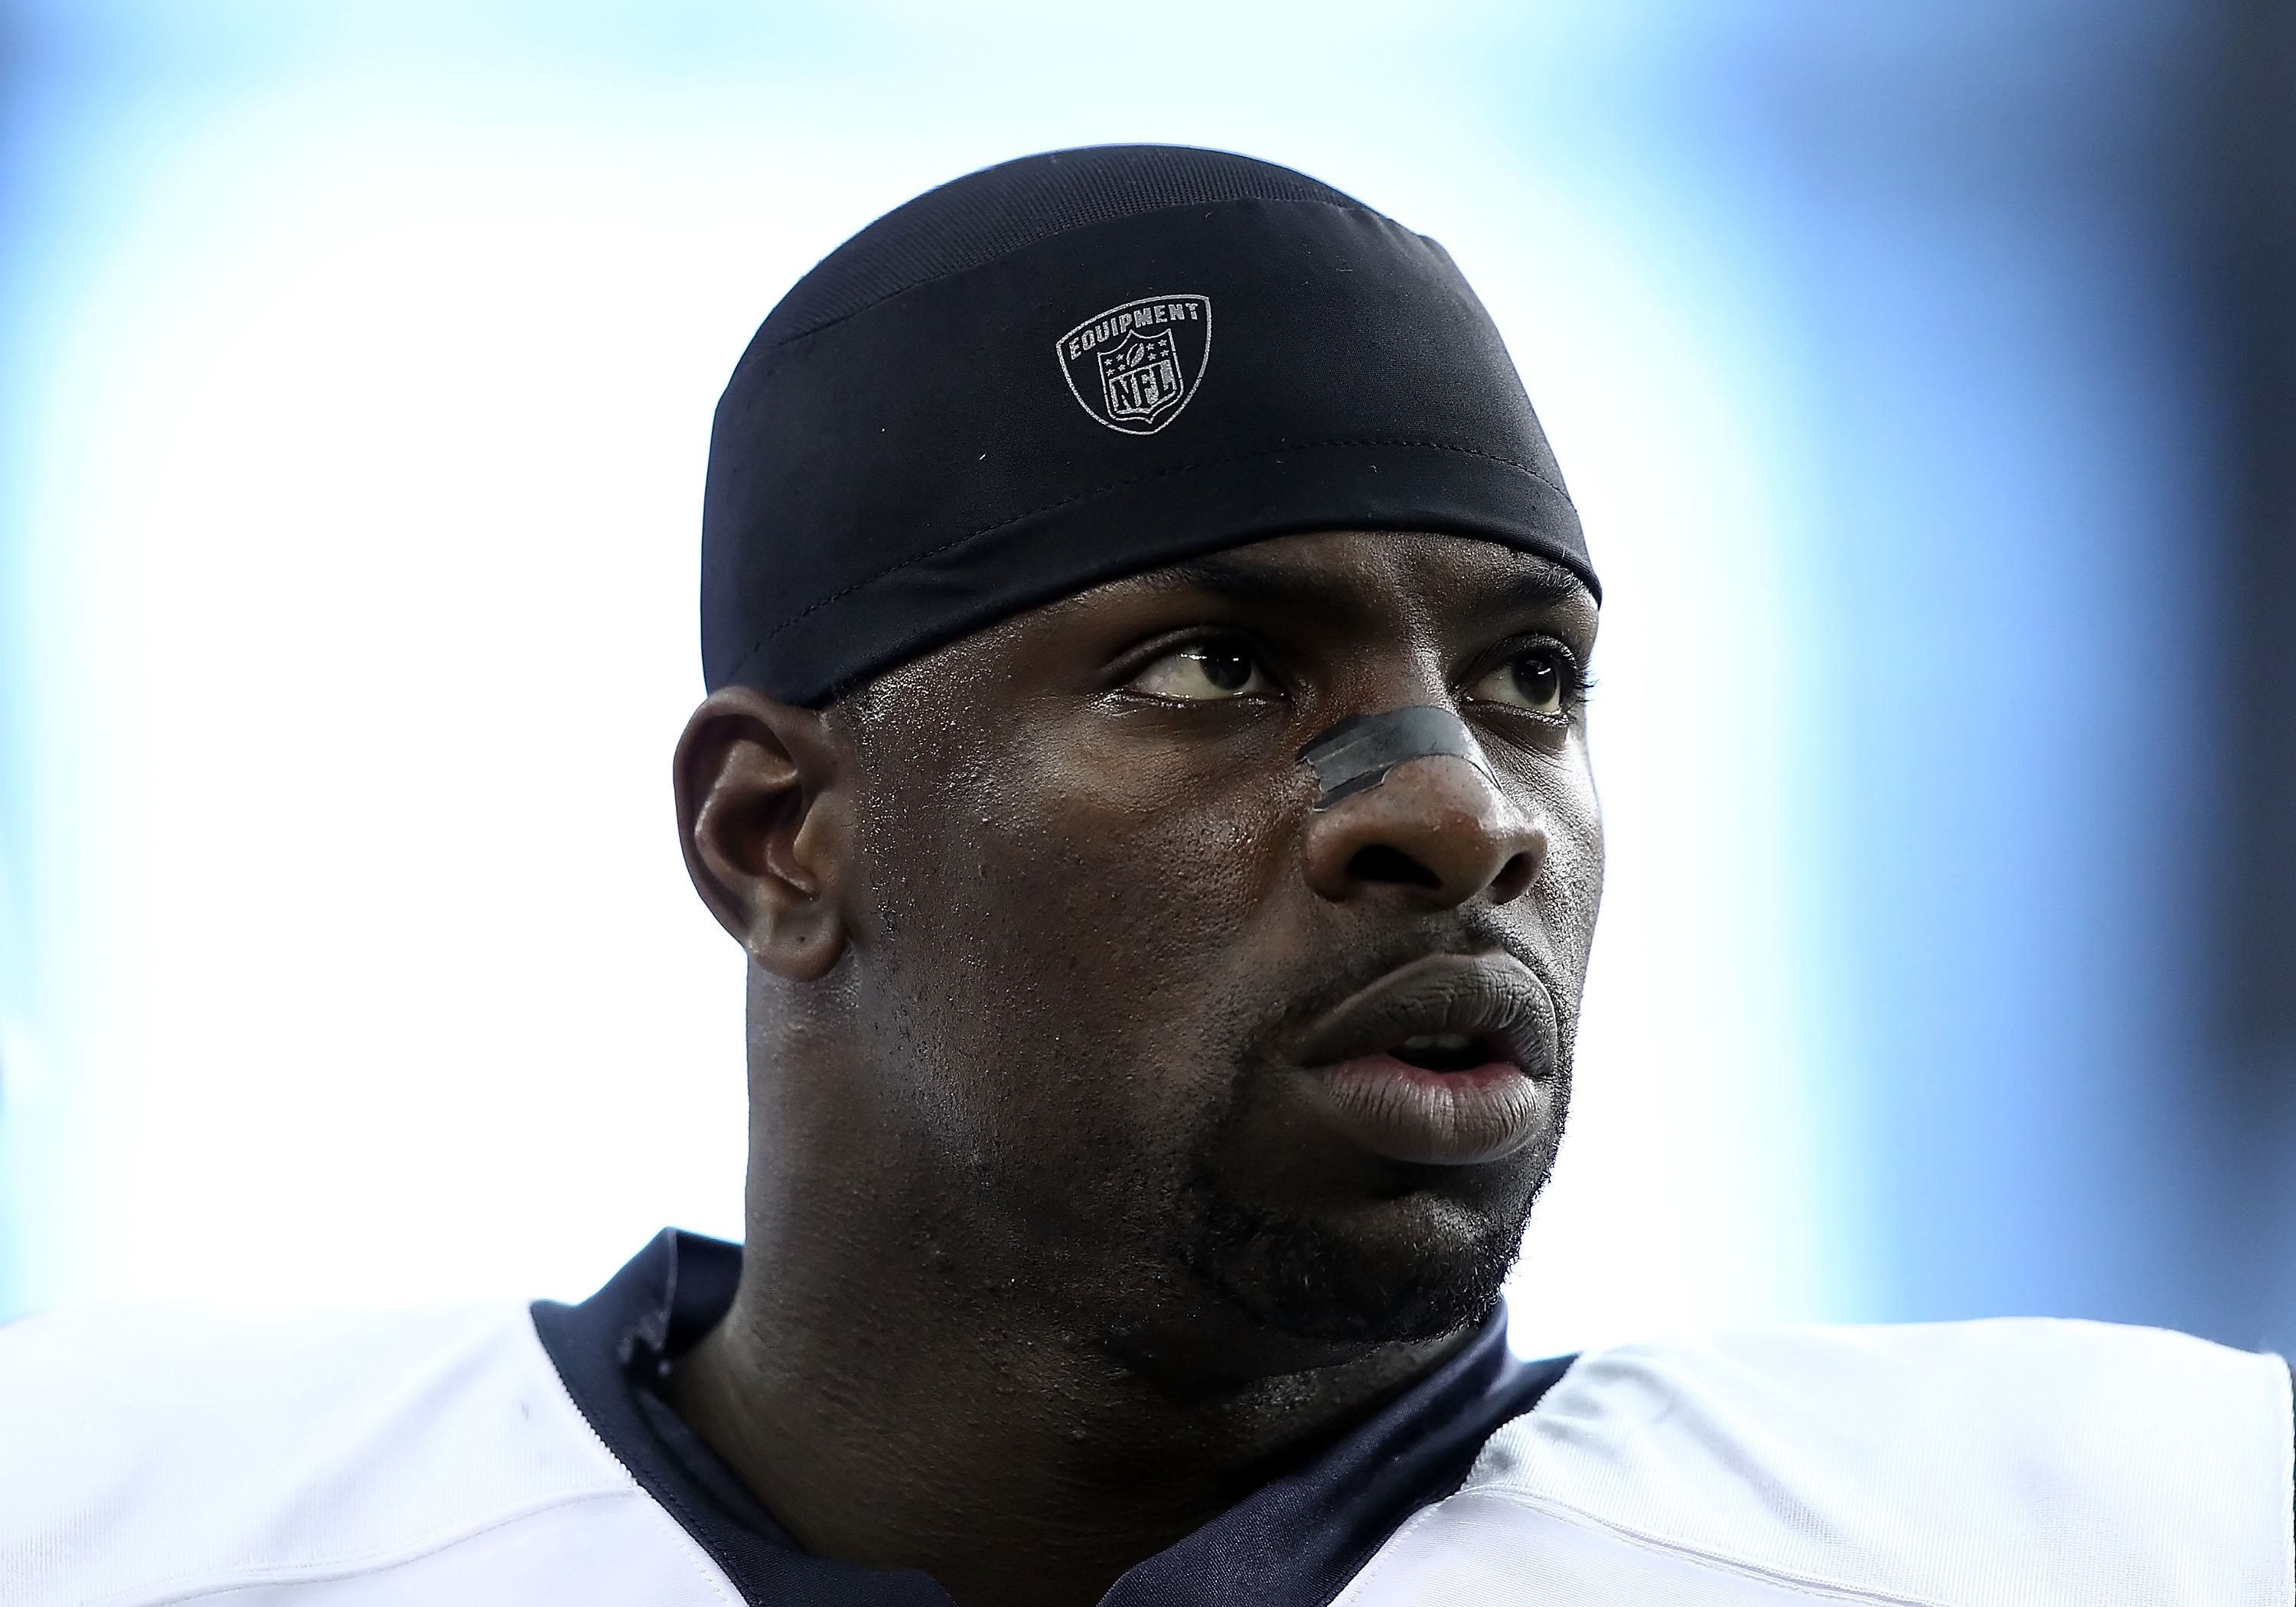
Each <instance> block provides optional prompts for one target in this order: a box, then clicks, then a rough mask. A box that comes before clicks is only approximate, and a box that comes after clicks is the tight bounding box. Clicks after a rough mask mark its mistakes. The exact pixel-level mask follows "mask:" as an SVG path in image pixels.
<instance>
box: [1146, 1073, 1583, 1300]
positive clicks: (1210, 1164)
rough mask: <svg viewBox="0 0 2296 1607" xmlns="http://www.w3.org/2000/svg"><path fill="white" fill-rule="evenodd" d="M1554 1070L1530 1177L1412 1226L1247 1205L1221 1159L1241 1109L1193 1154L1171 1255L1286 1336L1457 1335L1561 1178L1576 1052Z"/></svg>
mask: <svg viewBox="0 0 2296 1607" xmlns="http://www.w3.org/2000/svg"><path fill="white" fill-rule="evenodd" d="M1554 1075H1555V1084H1554V1090H1555V1097H1554V1120H1553V1122H1552V1124H1551V1125H1550V1126H1549V1127H1547V1128H1546V1130H1545V1131H1544V1132H1542V1133H1541V1134H1540V1136H1538V1139H1537V1140H1536V1141H1535V1142H1534V1144H1533V1146H1532V1147H1531V1149H1530V1150H1529V1152H1527V1153H1525V1154H1524V1155H1522V1156H1521V1157H1520V1158H1519V1159H1518V1160H1517V1161H1516V1162H1515V1166H1514V1168H1511V1169H1515V1170H1516V1172H1517V1175H1518V1176H1519V1177H1525V1178H1527V1183H1524V1184H1518V1185H1516V1187H1515V1189H1514V1190H1513V1191H1512V1192H1511V1194H1510V1191H1505V1190H1500V1191H1497V1192H1498V1193H1500V1194H1501V1198H1499V1199H1498V1200H1496V1201H1486V1202H1477V1203H1475V1204H1469V1203H1466V1202H1462V1201H1447V1202H1446V1203H1445V1205H1444V1206H1443V1207H1441V1208H1439V1209H1431V1210H1422V1211H1421V1212H1420V1213H1419V1216H1420V1221H1419V1224H1418V1226H1417V1227H1416V1230H1415V1231H1412V1232H1407V1233H1397V1232H1394V1231H1391V1230H1390V1231H1379V1230H1377V1229H1373V1230H1370V1231H1365V1230H1362V1229H1357V1230H1356V1231H1350V1228H1349V1225H1348V1224H1346V1223H1345V1222H1336V1221H1333V1220H1331V1219H1330V1218H1327V1217H1321V1216H1318V1215H1317V1214H1316V1213H1314V1212H1313V1211H1310V1210H1308V1209H1296V1208H1286V1207H1283V1206H1272V1205H1267V1204H1264V1203H1259V1202H1257V1201H1247V1200H1246V1199H1245V1198H1243V1197H1242V1191H1241V1190H1239V1189H1238V1188H1237V1187H1236V1186H1235V1185H1234V1181H1233V1168H1231V1167H1229V1166H1226V1165H1225V1164H1224V1163H1223V1158H1224V1151H1225V1148H1226V1144H1225V1139H1226V1135H1227V1133H1228V1132H1229V1131H1230V1130H1231V1129H1232V1128H1233V1127H1234V1125H1235V1121H1236V1110H1235V1109H1234V1108H1233V1107H1232V1108H1231V1109H1230V1110H1229V1111H1226V1112H1225V1113H1224V1114H1223V1117H1222V1119H1220V1120H1219V1121H1218V1122H1217V1123H1215V1124H1213V1125H1212V1126H1211V1127H1210V1128H1209V1130H1207V1131H1206V1132H1205V1133H1204V1134H1203V1135H1202V1136H1201V1138H1200V1139H1199V1140H1198V1142H1197V1143H1196V1144H1195V1145H1194V1146H1193V1148H1192V1150H1191V1152H1190V1154H1189V1158H1188V1167H1187V1171H1186V1174H1185V1180H1184V1182H1183V1183H1182V1185H1181V1187H1180V1189H1179V1191H1178V1198H1177V1200H1176V1201H1175V1202H1174V1204H1175V1209H1173V1211H1172V1212H1171V1213H1170V1214H1169V1216H1168V1218H1166V1219H1167V1220H1168V1221H1169V1223H1171V1225H1172V1232H1171V1236H1170V1238H1169V1241H1168V1242H1167V1244H1166V1246H1165V1247H1164V1250H1163V1253H1164V1255H1165V1256H1166V1257H1168V1258H1169V1259H1171V1260H1173V1261H1176V1262H1177V1264H1178V1265H1179V1266H1180V1267H1182V1268H1184V1269H1185V1274H1186V1275H1187V1277H1188V1279H1189V1280H1190V1281H1191V1282H1192V1283H1193V1284H1195V1285H1196V1287H1198V1288H1199V1289H1200V1290H1201V1291H1204V1292H1205V1293H1207V1294H1209V1295H1210V1296H1211V1297H1212V1298H1213V1299H1214V1300H1216V1301H1217V1302H1218V1303H1219V1304H1220V1305H1222V1306H1224V1307H1226V1308H1228V1309H1229V1310H1231V1311H1234V1312H1235V1313H1237V1314H1238V1315H1240V1316H1243V1317H1244V1318H1245V1319H1246V1320H1247V1321H1248V1322H1250V1323H1251V1324H1253V1325H1254V1326H1256V1327H1259V1328H1261V1329H1263V1330H1266V1331H1267V1332H1274V1333H1277V1334H1281V1335H1283V1336H1284V1337H1286V1338H1291V1339H1298V1340H1306V1341H1317V1342H1324V1343H1340V1344H1351V1345H1352V1344H1390V1343H1399V1342H1406V1341H1419V1340H1432V1339H1439V1338H1441V1337H1443V1336H1444V1335H1446V1334H1450V1333H1456V1332H1459V1331H1460V1330H1461V1329H1463V1328H1466V1327H1469V1326H1471V1325H1472V1324H1476V1323H1479V1322H1480V1321H1481V1320H1482V1319H1483V1318H1484V1317H1485V1316H1488V1315H1489V1313H1490V1312H1491V1310H1492V1309H1493V1308H1495V1307H1496V1306H1497V1304H1498V1301H1499V1293H1500V1289H1501V1287H1502V1285H1503V1284H1504V1283H1505V1281H1506V1277H1507V1275H1508V1273H1509V1272H1511V1271H1512V1270H1513V1267H1514V1263H1515V1259H1516V1257H1517V1255H1518V1254H1519V1252H1520V1251H1521V1247H1522V1236H1523V1230H1524V1228H1525V1227H1526V1226H1528V1225H1529V1219H1530V1210H1531V1207H1532V1205H1533V1204H1534V1203H1535V1202H1536V1201H1537V1200H1538V1196H1539V1194H1540V1193H1542V1192H1543V1191H1544V1190H1545V1188H1546V1183H1547V1179H1548V1178H1549V1177H1550V1176H1552V1174H1553V1171H1554V1158H1555V1153H1556V1151H1557V1149H1558V1147H1559V1145H1560V1144H1561V1141H1562V1127H1563V1122H1564V1118H1565V1116H1566V1114H1567V1112H1568V1110H1569V1105H1570V1061H1569V1054H1568V1052H1567V1049H1566V1051H1565V1053H1564V1054H1563V1055H1562V1060H1561V1063H1560V1064H1559V1065H1558V1067H1557V1068H1556V1071H1555V1074H1554ZM1240 1086H1247V1087H1248V1086H1250V1085H1249V1082H1248V1080H1247V1081H1245V1082H1243V1083H1242V1084H1241V1085H1240ZM1425 1169H1426V1170H1428V1171H1429V1172H1434V1171H1435V1170H1436V1169H1437V1168H1425ZM1436 1181H1437V1180H1436V1179H1435V1178H1433V1177H1430V1179H1429V1183H1430V1185H1431V1187H1432V1186H1433V1185H1434V1184H1435V1183H1436ZM1405 1203H1408V1201H1407V1199H1406V1201H1405ZM1421 1203H1422V1204H1425V1203H1426V1202H1425V1201H1422V1202H1421ZM1398 1209H1400V1207H1398Z"/></svg>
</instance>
